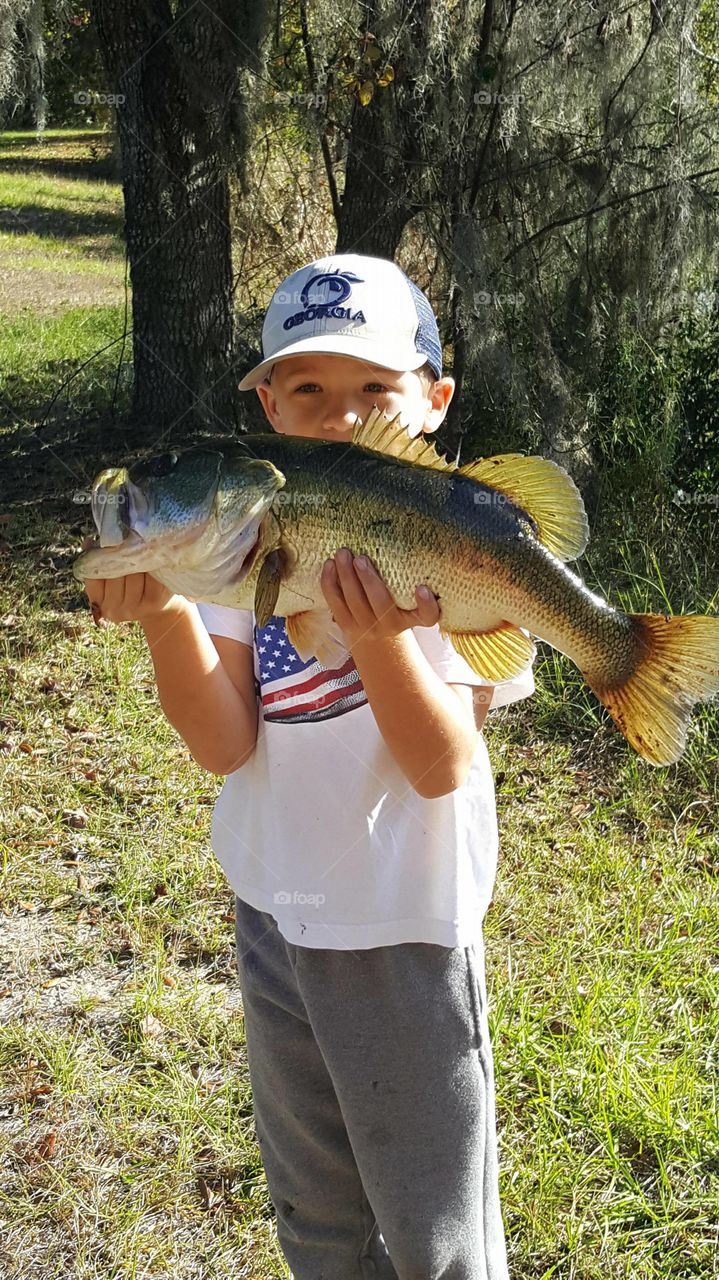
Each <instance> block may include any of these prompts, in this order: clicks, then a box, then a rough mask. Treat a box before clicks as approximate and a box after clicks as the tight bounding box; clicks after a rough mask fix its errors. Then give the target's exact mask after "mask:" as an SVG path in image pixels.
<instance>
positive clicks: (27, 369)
mask: <svg viewBox="0 0 719 1280" xmlns="http://www.w3.org/2000/svg"><path fill="white" fill-rule="evenodd" d="M128 324H131V321H128ZM124 328H125V308H124V305H123V306H113V307H73V308H71V309H69V310H66V311H64V312H61V314H60V315H50V316H48V315H44V314H42V313H40V314H39V315H36V314H34V313H32V312H27V313H23V314H22V315H20V316H16V317H13V318H11V319H10V320H8V321H6V322H5V324H4V325H3V328H2V331H0V370H4V376H3V374H0V391H1V392H2V394H3V398H4V400H5V402H6V403H8V402H9V404H11V405H12V406H13V408H14V409H15V411H16V413H18V414H20V415H24V416H29V417H31V418H33V417H36V418H37V417H41V416H42V413H43V412H44V410H45V409H46V408H47V407H48V406H49V403H50V401H51V400H52V399H53V397H54V396H55V395H56V394H57V393H58V392H59V390H60V387H61V385H62V384H63V383H64V382H66V381H67V380H68V379H72V381H71V382H70V383H69V385H68V386H67V388H66V390H65V391H63V392H62V393H61V394H60V395H59V397H58V400H57V403H56V412H59V411H60V410H65V411H67V412H74V413H102V412H103V411H105V410H106V409H107V408H109V406H110V404H111V403H112V396H113V390H114V378H115V374H116V371H117V368H118V363H120V383H119V394H118V399H117V403H118V407H119V408H120V409H122V408H124V407H125V406H126V404H127V401H128V392H129V384H130V377H131V365H130V361H131V357H132V335H131V333H129V334H128V337H127V341H126V343H125V347H124V352H123V344H122V341H121V339H122V335H123V332H124ZM110 344H112V345H110ZM102 348H106V349H105V350H104V351H103V350H102ZM121 356H122V361H121ZM86 362H88V363H86ZM82 365H85V368H81V366H82Z"/></svg>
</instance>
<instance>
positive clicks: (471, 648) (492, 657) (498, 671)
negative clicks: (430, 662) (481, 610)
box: [448, 622, 536, 683]
mask: <svg viewBox="0 0 719 1280" xmlns="http://www.w3.org/2000/svg"><path fill="white" fill-rule="evenodd" d="M448 634H449V638H450V640H451V641H452V644H453V645H454V647H455V649H456V650H457V653H458V654H460V656H461V657H462V658H464V660H465V662H468V663H469V665H470V667H471V668H472V670H473V671H474V672H475V674H476V675H478V676H482V677H483V679H485V680H488V681H491V682H493V683H498V682H499V681H501V680H511V679H512V678H513V676H518V675H520V673H521V672H522V671H524V670H526V668H527V666H528V665H529V664H530V662H532V660H533V659H534V656H535V654H536V649H535V647H534V642H533V640H532V638H531V636H528V635H526V634H525V632H524V631H520V629H519V627H515V626H514V624H513V623H512V622H503V623H502V625H501V626H499V627H496V628H495V629H494V630H493V631H482V632H468V631H450V632H449V633H448Z"/></svg>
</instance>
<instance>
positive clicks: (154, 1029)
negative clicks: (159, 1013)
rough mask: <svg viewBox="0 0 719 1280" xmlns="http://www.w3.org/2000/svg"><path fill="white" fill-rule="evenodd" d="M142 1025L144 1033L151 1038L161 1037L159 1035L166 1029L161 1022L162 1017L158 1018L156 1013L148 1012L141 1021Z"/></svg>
mask: <svg viewBox="0 0 719 1280" xmlns="http://www.w3.org/2000/svg"><path fill="white" fill-rule="evenodd" d="M140 1026H141V1027H142V1030H143V1032H144V1034H145V1035H146V1036H147V1037H148V1039H150V1040H157V1039H159V1037H160V1036H161V1035H162V1033H163V1030H164V1027H163V1025H162V1023H161V1022H160V1019H159V1018H156V1017H155V1015H154V1013H146V1014H145V1016H144V1018H143V1019H142V1022H141V1023H140Z"/></svg>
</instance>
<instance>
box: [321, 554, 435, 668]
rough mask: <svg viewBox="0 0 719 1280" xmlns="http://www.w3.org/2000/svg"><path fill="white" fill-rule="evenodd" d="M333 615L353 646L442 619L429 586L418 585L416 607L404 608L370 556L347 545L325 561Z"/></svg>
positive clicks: (324, 581) (327, 593)
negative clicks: (355, 552) (394, 598)
mask: <svg viewBox="0 0 719 1280" xmlns="http://www.w3.org/2000/svg"><path fill="white" fill-rule="evenodd" d="M320 582H321V586H322V593H323V595H324V598H325V600H326V601H327V604H328V607H329V608H330V610H331V612H332V616H333V618H334V620H335V622H336V623H337V625H338V626H339V628H340V630H341V631H342V632H343V634H344V636H345V639H346V640H347V643H348V645H349V647H350V649H352V648H354V646H355V645H356V644H358V643H359V642H360V641H362V642H365V641H373V640H386V639H387V638H388V637H390V636H396V635H399V634H400V632H401V631H407V630H408V629H409V628H410V627H433V626H434V625H435V624H436V623H437V622H439V605H438V603H437V598H436V596H435V595H434V594H433V592H432V591H430V589H429V587H425V586H421V587H417V591H416V593H415V594H416V598H417V608H416V609H400V608H399V606H398V605H396V604H395V602H394V600H393V599H392V597H391V595H390V593H389V591H388V590H387V587H386V586H385V584H384V582H383V580H382V578H381V577H380V576H379V574H378V572H377V570H376V569H375V567H374V565H373V564H372V562H371V561H370V560H368V559H367V557H366V556H356V557H353V555H352V552H351V551H348V550H347V549H346V548H344V547H343V548H342V550H341V551H338V552H337V554H336V555H335V557H334V559H332V560H327V561H325V564H324V566H323V569H322V577H321V579H320Z"/></svg>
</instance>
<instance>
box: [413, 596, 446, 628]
mask: <svg viewBox="0 0 719 1280" xmlns="http://www.w3.org/2000/svg"><path fill="white" fill-rule="evenodd" d="M415 599H416V601H417V608H416V610H415V611H414V612H415V613H416V614H417V617H418V618H419V625H420V626H421V627H433V626H435V625H436V623H438V622H439V615H440V608H439V602H438V600H437V597H436V596H435V594H434V592H433V591H431V590H430V588H429V587H426V586H421V587H417V590H416V591H415Z"/></svg>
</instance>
